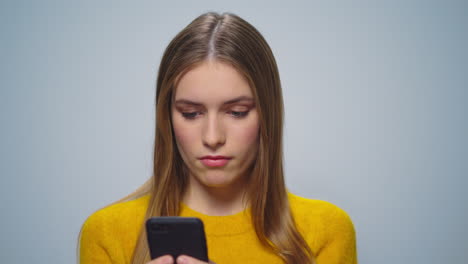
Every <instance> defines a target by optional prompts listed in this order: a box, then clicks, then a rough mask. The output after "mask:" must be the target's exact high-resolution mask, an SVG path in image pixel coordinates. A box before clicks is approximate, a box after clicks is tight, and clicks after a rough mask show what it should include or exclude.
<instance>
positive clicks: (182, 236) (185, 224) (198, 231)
mask: <svg viewBox="0 0 468 264" xmlns="http://www.w3.org/2000/svg"><path fill="white" fill-rule="evenodd" d="M146 234H147V237H148V246H149V249H150V254H151V259H155V258H157V257H160V256H164V255H172V256H173V257H174V259H176V258H177V257H178V256H179V255H188V256H191V257H194V258H196V259H199V260H202V261H206V262H208V251H207V247H206V238H205V230H204V228H203V222H202V221H201V220H200V219H198V218H194V217H153V218H150V219H148V220H147V221H146Z"/></svg>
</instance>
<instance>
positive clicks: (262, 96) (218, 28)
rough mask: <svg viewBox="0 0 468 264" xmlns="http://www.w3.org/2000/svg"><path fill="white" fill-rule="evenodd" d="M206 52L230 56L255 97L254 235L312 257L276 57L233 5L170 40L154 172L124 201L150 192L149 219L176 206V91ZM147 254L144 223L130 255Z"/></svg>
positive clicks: (289, 253)
mask: <svg viewBox="0 0 468 264" xmlns="http://www.w3.org/2000/svg"><path fill="white" fill-rule="evenodd" d="M206 60H216V61H220V62H224V63H228V64H229V65H231V66H233V67H234V68H236V69H237V70H238V71H239V72H240V73H241V74H243V75H244V77H245V78H246V79H247V80H248V82H249V85H250V87H251V89H252V93H253V95H254V98H255V101H256V102H255V103H256V106H257V111H258V114H259V121H260V131H259V148H258V157H257V160H256V162H255V164H253V168H252V171H251V178H250V182H249V187H250V189H249V190H247V198H248V201H249V204H250V208H251V209H250V210H251V215H252V222H253V225H254V228H255V232H256V234H257V237H258V238H259V240H260V241H261V243H262V244H263V245H264V246H266V247H267V248H269V249H270V250H272V251H273V252H275V253H276V254H277V255H278V256H280V257H281V258H282V259H283V260H284V261H285V262H286V263H297V264H311V263H314V257H313V253H312V251H311V249H310V248H309V246H308V245H307V243H306V241H305V240H304V238H303V237H302V236H301V234H300V233H299V232H298V230H297V228H296V225H295V222H294V219H293V216H292V213H291V210H290V207H289V203H288V197H287V190H286V187H285V182H284V175H283V144H282V137H283V115H284V114H283V112H284V110H283V97H282V92H281V84H280V78H279V73H278V68H277V65H276V61H275V58H274V56H273V53H272V51H271V49H270V47H269V45H268V44H267V42H266V41H265V39H264V38H263V36H262V35H261V34H260V32H258V31H257V30H256V29H255V28H254V27H253V26H252V25H250V24H249V23H248V22H246V21H245V20H243V19H242V18H240V17H238V16H236V15H234V14H231V13H224V14H217V13H213V12H209V13H205V14H202V15H201V16H199V17H197V18H196V19H194V20H193V21H192V22H191V23H190V24H189V25H188V26H187V27H185V28H184V29H183V30H182V31H181V32H180V33H179V34H177V35H176V36H175V38H174V39H173V40H172V41H171V42H170V44H169V45H168V47H167V48H166V50H165V52H164V55H163V57H162V60H161V64H160V67H159V73H158V79H157V87H156V129H155V142H154V165H153V166H154V167H153V176H152V178H151V179H150V180H149V181H148V182H146V183H145V184H144V185H143V186H142V187H140V189H139V190H137V191H136V192H134V193H133V194H130V195H129V196H127V197H125V198H123V199H121V200H120V201H123V200H128V199H133V198H136V197H139V196H142V195H145V194H148V193H149V194H150V201H149V205H148V208H147V211H146V216H145V219H147V218H150V217H154V216H170V215H178V214H179V210H180V202H181V200H182V196H183V194H184V191H185V189H186V187H187V177H188V173H187V169H186V167H185V165H184V163H183V160H182V158H181V156H180V154H179V152H178V150H177V147H176V143H175V137H174V134H173V131H172V124H171V112H170V109H171V102H172V96H173V93H174V90H175V87H177V81H178V80H179V79H180V77H181V76H182V75H183V74H184V73H186V72H187V71H189V70H190V69H192V68H193V67H195V66H196V65H198V64H200V63H202V62H204V61H206ZM142 226H143V223H142ZM149 260H150V258H149V251H148V246H147V241H146V233H145V229H144V228H141V232H140V234H139V237H138V240H137V244H136V247H135V250H134V253H133V258H132V263H133V264H144V263H146V262H148V261H149Z"/></svg>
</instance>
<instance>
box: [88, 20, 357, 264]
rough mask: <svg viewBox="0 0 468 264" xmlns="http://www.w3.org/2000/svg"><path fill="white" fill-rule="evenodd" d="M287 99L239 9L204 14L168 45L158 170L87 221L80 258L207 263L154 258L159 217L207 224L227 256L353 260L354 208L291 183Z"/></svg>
mask: <svg viewBox="0 0 468 264" xmlns="http://www.w3.org/2000/svg"><path fill="white" fill-rule="evenodd" d="M282 129H283V99H282V92H281V84H280V78H279V74H278V69H277V66H276V62H275V59H274V57H273V54H272V52H271V50H270V48H269V46H268V44H267V43H266V41H265V40H264V38H263V37H262V36H261V34H260V33H259V32H258V31H257V30H256V29H255V28H254V27H253V26H252V25H250V24H249V23H247V22H246V21H244V20H243V19H241V18H239V17H238V16H236V15H234V14H229V13H225V14H222V15H219V14H216V13H206V14H203V15H201V16H199V17H198V18H196V19H195V20H194V21H192V23H190V24H189V25H188V26H187V27H186V28H185V29H183V30H182V31H181V32H180V33H179V34H178V35H177V36H176V37H175V38H174V39H173V40H172V42H171V43H170V44H169V46H168V47H167V49H166V51H165V53H164V56H163V58H162V61H161V64H160V68H159V74H158V80H157V90H156V135H155V144H154V169H153V176H152V178H151V179H150V180H149V181H148V182H147V183H145V185H143V186H142V187H141V188H140V189H139V190H137V191H136V192H135V193H133V194H131V195H129V196H128V197H126V198H124V199H122V200H120V201H118V202H117V203H115V204H113V205H110V206H108V207H106V208H103V209H101V210H98V211H97V212H95V213H94V214H93V215H91V216H90V217H89V218H88V219H87V220H86V222H85V223H84V225H83V227H82V230H81V236H80V243H79V245H80V251H79V254H80V261H81V263H133V264H145V263H151V264H158V263H159V264H165V263H179V264H184V263H203V262H201V261H199V260H196V259H194V258H190V257H188V256H180V257H179V258H177V259H173V258H172V257H171V256H163V257H160V258H157V259H155V260H152V261H151V260H150V258H149V252H148V245H147V241H146V234H145V229H144V228H143V226H144V222H145V220H146V219H148V218H150V217H154V216H190V217H198V218H200V219H201V220H202V221H203V223H204V226H205V232H206V237H207V245H208V254H209V257H210V259H211V260H212V261H214V262H216V263H217V264H228V263H294V264H297V263H299V264H306V263H307V264H309V263H318V264H338V263H340V264H341V263H350V264H354V263H357V257H356V242H355V231H354V228H353V224H352V222H351V220H350V218H349V217H348V215H347V214H346V213H345V212H344V211H343V210H341V209H340V208H338V207H336V206H335V205H332V204H330V203H328V202H324V201H319V200H310V199H305V198H301V197H298V196H295V195H293V194H291V193H289V192H288V191H287V190H286V187H285V183H284V175H283V163H282V153H283V150H282V137H283V133H282Z"/></svg>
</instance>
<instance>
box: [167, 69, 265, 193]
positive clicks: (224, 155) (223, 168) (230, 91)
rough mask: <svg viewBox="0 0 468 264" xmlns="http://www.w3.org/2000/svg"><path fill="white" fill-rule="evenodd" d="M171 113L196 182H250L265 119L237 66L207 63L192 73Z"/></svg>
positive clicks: (186, 77)
mask: <svg viewBox="0 0 468 264" xmlns="http://www.w3.org/2000/svg"><path fill="white" fill-rule="evenodd" d="M171 111H172V124H173V128H174V133H175V137H176V142H177V147H178V149H179V152H180V154H181V156H182V159H183V160H184V162H185V164H186V166H187V167H188V169H189V171H190V177H191V178H190V181H193V180H195V181H197V183H198V184H202V185H203V186H206V187H229V186H232V185H233V184H238V183H244V182H245V179H246V177H248V175H247V174H248V170H249V168H250V167H251V165H252V163H253V162H254V160H255V158H256V155H257V150H258V134H259V133H258V131H259V120H258V113H257V110H256V108H255V100H254V98H253V95H252V91H251V89H250V86H249V84H248V82H247V81H246V80H245V79H244V78H243V76H242V75H241V74H240V73H238V72H237V71H236V70H235V68H233V67H232V66H230V65H228V64H225V63H222V62H216V61H207V62H204V63H203V64H201V65H199V66H197V67H195V68H194V69H192V70H190V71H188V72H187V73H186V74H184V75H183V76H182V78H181V79H180V81H179V84H178V86H177V88H176V90H175V96H174V101H173V104H172V110H171Z"/></svg>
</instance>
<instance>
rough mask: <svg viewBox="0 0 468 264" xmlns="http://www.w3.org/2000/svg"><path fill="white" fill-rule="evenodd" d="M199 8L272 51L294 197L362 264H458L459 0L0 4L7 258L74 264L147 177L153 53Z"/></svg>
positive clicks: (461, 205)
mask: <svg viewBox="0 0 468 264" xmlns="http://www.w3.org/2000/svg"><path fill="white" fill-rule="evenodd" d="M206 11H216V12H233V13H235V14H238V15H240V16H241V17H243V18H244V19H246V20H247V21H249V22H250V23H251V24H253V25H254V26H255V27H257V28H258V29H259V30H260V32H261V33H262V34H263V35H264V37H265V38H266V40H267V41H268V43H269V44H270V46H271V48H272V49H273V52H274V54H275V56H276V59H277V62H278V66H279V70H280V75H281V80H282V86H283V92H284V100H285V110H286V123H285V136H284V146H285V153H284V154H285V156H284V161H285V166H286V169H285V170H286V178H287V186H288V188H289V190H290V191H292V192H294V193H296V194H299V195H301V196H305V197H308V198H313V199H321V200H327V201H330V202H332V203H335V204H337V205H338V206H340V207H341V208H343V209H344V210H346V211H347V212H348V214H349V215H350V216H351V218H352V220H353V221H354V225H355V228H356V231H357V246H358V256H359V262H360V263H379V264H382V263H383V264H390V263H424V264H427V263H451V264H455V263H457V264H462V263H466V260H467V259H468V228H467V226H466V225H467V223H468V199H467V196H466V194H464V190H465V189H466V188H467V187H468V180H467V178H468V177H467V176H468V165H467V164H468V158H467V157H468V152H467V149H468V144H467V143H468V139H467V135H468V123H467V114H468V111H467V110H468V107H467V101H468V91H467V89H468V88H467V83H468V82H467V81H468V80H467V79H468V72H467V69H468V52H467V47H468V43H467V32H468V5H467V2H466V1H437V2H436V1H385V2H384V1H343V2H335V1H303V2H286V1H278V2H274V1H263V2H261V1H258V2H257V1H251V0H249V1H223V2H219V1H186V2H182V1H2V3H1V4H0V22H1V23H0V29H1V35H0V40H1V42H0V43H1V44H0V45H1V49H0V54H1V57H0V58H1V71H0V74H1V76H0V77H1V78H0V84H1V93H0V118H1V119H0V121H1V123H0V124H1V132H0V133H1V139H0V144H1V145H0V163H1V164H0V165H1V167H0V175H1V184H0V198H1V204H2V205H1V225H0V232H1V233H0V241H1V242H0V257H1V259H0V261H1V262H2V263H28V262H34V263H73V262H74V261H75V247H76V242H77V236H78V232H79V230H80V228H81V225H82V224H83V222H84V221H85V219H86V218H87V217H88V216H89V215H90V214H91V213H93V212H94V211H95V210H97V209H99V208H101V207H103V206H105V205H106V204H109V203H111V202H113V201H115V200H117V199H119V198H121V197H123V196H125V195H126V194H128V193H130V192H131V191H133V190H134V189H136V188H137V187H138V186H140V185H141V184H142V183H143V182H144V181H145V180H146V179H147V178H148V177H150V175H151V166H152V151H153V150H152V148H153V137H154V134H153V133H154V121H155V120H154V98H155V81H156V73H157V70H158V66H159V62H160V59H161V56H162V53H163V51H164V49H165V47H166V46H167V44H168V43H169V41H170V40H171V39H172V38H173V37H174V36H175V35H176V33H178V32H179V31H180V30H181V29H182V28H183V27H184V26H186V25H187V24H188V23H189V22H190V21H191V20H192V19H194V18H195V17H196V16H198V15H200V14H201V13H204V12H206ZM220 264H222V263H220Z"/></svg>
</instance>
